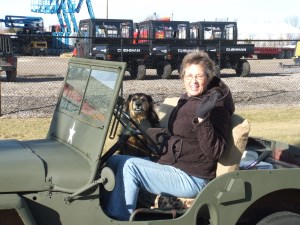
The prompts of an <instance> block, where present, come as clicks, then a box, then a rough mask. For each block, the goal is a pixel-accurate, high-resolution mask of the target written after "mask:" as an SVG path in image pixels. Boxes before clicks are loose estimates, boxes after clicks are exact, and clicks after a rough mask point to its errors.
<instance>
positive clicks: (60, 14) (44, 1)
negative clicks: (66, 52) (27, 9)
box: [31, 0, 95, 48]
mask: <svg viewBox="0 0 300 225" xmlns="http://www.w3.org/2000/svg"><path fill="white" fill-rule="evenodd" d="M83 1H85V2H86V6H87V9H88V12H89V15H90V17H91V18H92V19H94V18H95V15H94V11H93V7H92V3H91V0H79V1H76V0H31V11H32V12H36V13H44V14H56V15H57V18H58V21H59V26H60V31H58V30H57V31H56V32H53V33H52V35H53V36H55V40H54V41H53V43H52V45H53V46H52V47H54V48H65V47H66V46H70V45H72V44H71V43H70V41H71V40H73V41H74V38H68V37H70V35H72V33H73V32H75V33H77V32H78V24H77V21H76V18H75V15H74V14H75V13H79V12H80V9H81V7H82V4H83ZM70 20H71V21H72V23H71V22H70Z"/></svg>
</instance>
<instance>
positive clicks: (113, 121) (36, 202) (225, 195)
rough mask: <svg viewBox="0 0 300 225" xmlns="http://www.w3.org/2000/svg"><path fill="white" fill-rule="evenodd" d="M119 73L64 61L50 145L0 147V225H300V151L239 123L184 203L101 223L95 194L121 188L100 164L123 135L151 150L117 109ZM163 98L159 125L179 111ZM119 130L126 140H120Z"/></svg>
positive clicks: (115, 66) (113, 65)
mask: <svg viewBox="0 0 300 225" xmlns="http://www.w3.org/2000/svg"><path fill="white" fill-rule="evenodd" d="M125 70H126V63H122V62H109V61H101V60H89V59H80V58H71V59H70V61H69V66H68V71H67V75H66V77H65V80H64V83H63V86H62V89H61V94H60V97H59V100H58V103H57V106H56V108H55V111H54V114H53V118H52V122H51V125H50V128H49V132H48V134H47V137H46V138H45V139H40V140H30V141H18V140H0V224H1V225H96V224H101V225H105V224H153V225H155V224H172V225H176V224H178V225H179V224H180V225H182V224H199V225H200V224H212V225H233V224H240V225H242V224H243V225H245V224H249V225H250V224H251V225H252V224H273V225H274V224H283V223H286V224H300V223H299V221H300V216H299V215H300V190H299V189H300V181H299V180H298V178H297V176H298V175H299V174H300V169H299V156H300V149H298V148H295V147H293V146H290V145H286V144H282V143H279V142H276V141H270V140H264V139H261V138H253V137H248V134H249V129H250V127H249V123H248V121H247V120H244V119H243V118H240V117H238V116H237V115H235V116H234V117H233V119H232V135H231V139H230V142H229V145H228V149H227V151H226V154H225V155H224V156H223V157H222V158H221V159H220V161H219V163H218V176H217V178H215V179H214V180H212V181H211V182H210V183H209V184H208V185H207V186H206V187H205V188H204V189H203V191H202V192H201V193H199V194H198V196H196V198H195V199H189V200H188V201H189V204H188V205H187V204H185V205H184V204H182V205H180V207H178V205H177V206H176V207H175V206H174V205H172V204H170V205H169V206H168V207H166V205H160V204H159V201H158V203H157V202H156V203H155V204H154V205H153V206H150V205H148V206H147V205H146V204H144V205H142V204H140V207H139V208H138V209H137V210H136V211H135V212H134V213H133V214H132V216H131V218H130V221H117V220H115V219H113V218H110V217H108V216H107V215H106V214H105V213H104V212H103V210H102V205H104V204H106V203H105V202H104V201H103V200H102V198H101V194H102V192H103V191H104V189H106V190H108V191H110V190H112V189H113V188H114V184H115V182H119V181H118V180H115V177H114V174H113V173H112V171H111V170H110V169H109V168H107V167H105V162H106V160H107V159H108V158H109V157H110V156H112V155H113V154H117V151H118V150H119V149H120V148H121V147H122V144H123V143H124V142H126V140H127V138H129V136H130V135H135V136H140V135H144V136H145V137H146V140H147V143H145V145H147V147H148V149H149V151H156V147H155V146H154V144H153V142H152V140H151V139H150V138H149V137H148V135H147V133H146V132H145V131H143V130H142V129H141V128H140V127H139V126H138V125H137V124H136V123H135V122H134V121H133V120H131V119H130V118H129V117H128V115H127V114H126V113H125V112H124V110H123V105H124V104H123V103H124V101H123V98H122V96H121V93H122V82H123V77H124V73H125ZM169 100H170V99H166V101H165V102H164V104H162V105H161V106H160V107H159V115H160V117H161V122H162V124H164V123H165V122H166V121H167V117H168V112H169V111H170V110H171V109H172V107H173V106H174V103H176V99H175V100H174V99H173V101H171V103H170V101H169ZM120 126H124V127H125V128H126V129H128V130H129V131H130V133H129V134H130V135H128V132H127V133H126V136H125V135H124V136H120V137H119V135H117V133H118V130H119V128H120ZM132 127H134V128H132ZM153 179H155V178H153ZM163 197H164V196H156V197H155V199H159V198H163ZM141 200H142V197H141V199H140V200H139V202H142V201H141ZM177 200H178V201H182V202H184V201H187V200H186V199H180V198H178V199H177ZM177 200H176V201H177Z"/></svg>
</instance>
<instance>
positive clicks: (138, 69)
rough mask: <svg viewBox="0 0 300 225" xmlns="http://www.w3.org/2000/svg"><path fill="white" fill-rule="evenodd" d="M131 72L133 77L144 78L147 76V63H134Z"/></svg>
mask: <svg viewBox="0 0 300 225" xmlns="http://www.w3.org/2000/svg"><path fill="white" fill-rule="evenodd" d="M129 73H130V76H131V77H132V78H133V79H136V80H143V79H144V78H145V76H146V65H145V64H143V63H141V64H138V65H137V64H135V65H132V66H131V69H130V71H129Z"/></svg>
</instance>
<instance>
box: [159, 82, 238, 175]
mask: <svg viewBox="0 0 300 225" xmlns="http://www.w3.org/2000/svg"><path fill="white" fill-rule="evenodd" d="M213 89H217V90H219V91H220V92H221V93H222V95H223V96H222V97H221V98H219V99H218V101H217V106H216V107H215V108H214V109H212V111H211V112H210V113H209V114H208V115H207V116H206V117H205V118H204V120H203V121H202V122H201V123H198V122H196V123H195V122H193V121H195V118H196V115H195V113H196V109H197V106H198V104H199V102H201V101H202V99H203V97H204V96H205V95H210V93H211V91H212V90H213ZM234 109H235V108H234V104H233V100H232V95H231V92H230V90H229V88H228V86H226V85H225V83H224V82H223V81H221V80H220V79H219V78H217V77H214V79H213V80H212V81H211V82H210V84H209V86H208V90H207V91H206V92H205V93H204V94H203V95H201V96H197V97H188V96H187V95H186V94H185V95H183V96H181V98H180V99H179V101H178V105H177V106H176V107H175V108H174V110H173V111H172V112H171V115H170V118H169V122H168V124H169V125H168V133H169V134H170V135H169V136H168V138H167V139H166V140H165V141H164V143H163V146H162V152H163V153H162V155H161V157H160V159H159V160H158V162H159V163H161V164H167V165H172V166H174V167H177V168H179V169H181V170H183V171H185V172H186V173H188V174H190V175H193V176H196V177H201V178H206V179H212V178H214V177H215V176H216V167H217V162H218V159H219V158H220V156H221V155H222V153H223V152H224V150H225V148H226V141H227V139H228V135H229V133H230V129H231V115H232V114H233V112H234Z"/></svg>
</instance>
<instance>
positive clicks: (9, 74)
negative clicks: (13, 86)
mask: <svg viewBox="0 0 300 225" xmlns="http://www.w3.org/2000/svg"><path fill="white" fill-rule="evenodd" d="M16 79H17V71H16V70H9V71H6V80H7V81H8V82H14V81H16Z"/></svg>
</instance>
